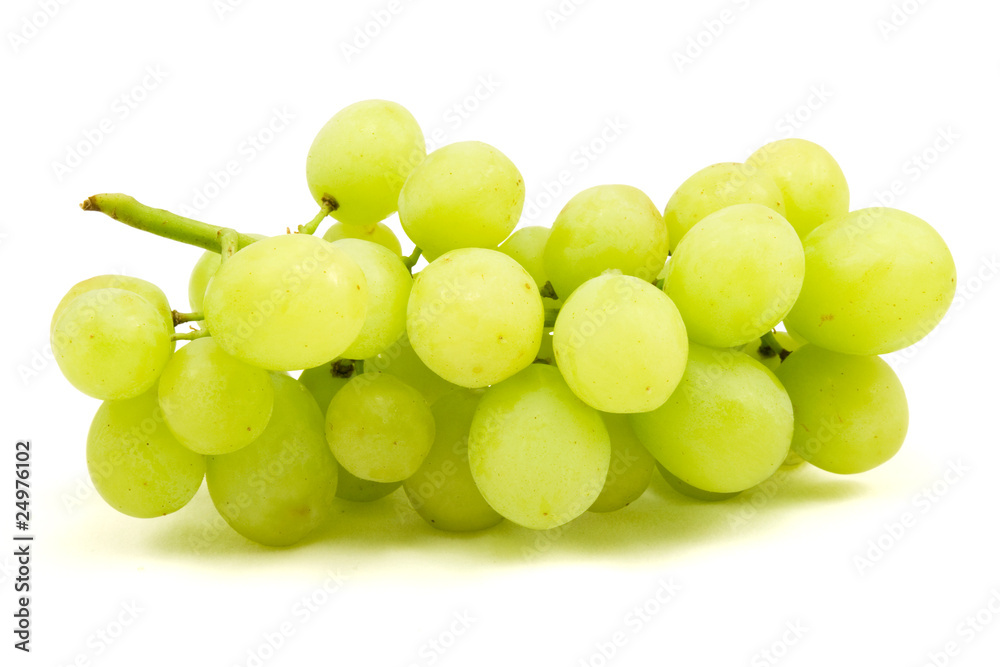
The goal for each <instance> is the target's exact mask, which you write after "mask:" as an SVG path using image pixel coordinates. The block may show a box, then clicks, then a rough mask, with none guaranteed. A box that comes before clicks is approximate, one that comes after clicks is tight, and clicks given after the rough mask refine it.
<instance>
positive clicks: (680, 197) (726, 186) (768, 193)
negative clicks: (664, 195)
mask: <svg viewBox="0 0 1000 667" xmlns="http://www.w3.org/2000/svg"><path fill="white" fill-rule="evenodd" d="M735 204H760V205H762V206H767V207H768V208H770V209H772V210H774V211H777V212H778V213H780V214H782V215H784V214H785V202H784V198H783V197H782V194H781V189H780V188H778V185H777V184H776V183H775V182H774V180H773V179H772V178H771V177H770V176H769V175H768V174H767V173H765V172H764V171H763V170H761V169H757V168H754V167H751V166H748V165H746V164H743V163H740V162H722V163H720V164H713V165H711V166H709V167H705V168H704V169H702V170H701V171H699V172H697V173H696V174H695V175H694V176H691V177H690V178H689V179H687V180H686V181H684V182H683V183H682V184H681V186H680V187H679V188H677V191H676V192H674V194H673V196H671V197H670V201H668V202H667V207H666V208H665V209H664V210H663V218H664V219H665V220H666V221H667V228H668V229H669V230H670V251H671V252H673V251H674V249H675V248H677V244H679V243H680V242H681V239H682V238H684V236H685V235H687V233H688V231H689V230H690V229H691V228H692V227H694V226H695V225H696V224H698V223H699V222H701V221H702V220H703V219H704V218H705V217H706V216H708V215H710V214H712V213H715V212H716V211H718V210H720V209H723V208H726V207H727V206H733V205H735Z"/></svg>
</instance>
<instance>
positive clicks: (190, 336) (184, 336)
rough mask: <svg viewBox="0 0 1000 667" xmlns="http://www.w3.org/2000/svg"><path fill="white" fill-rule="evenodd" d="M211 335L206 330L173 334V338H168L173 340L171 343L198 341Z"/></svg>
mask: <svg viewBox="0 0 1000 667" xmlns="http://www.w3.org/2000/svg"><path fill="white" fill-rule="evenodd" d="M211 335H212V332H210V331H209V330H208V329H195V330H194V331H192V332H190V333H175V334H174V335H173V336H171V337H170V340H173V341H177V340H198V339H199V338H205V337H207V336H211Z"/></svg>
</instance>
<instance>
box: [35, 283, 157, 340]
mask: <svg viewBox="0 0 1000 667" xmlns="http://www.w3.org/2000/svg"><path fill="white" fill-rule="evenodd" d="M107 287H113V288H115V289H123V290H125V291H126V292H134V293H136V294H138V295H139V296H141V297H142V298H144V299H145V300H146V301H148V302H149V303H150V305H152V306H153V307H154V308H156V310H157V312H159V313H160V315H161V316H162V317H163V321H164V322H167V323H168V324H169V325H170V328H171V329H173V325H174V313H173V311H172V310H171V309H170V304H169V303H168V302H167V295H166V294H164V293H163V290H161V289H160V288H159V287H157V286H156V285H154V284H153V283H151V282H148V281H146V280H143V279H142V278H133V277H131V276H116V275H105V276H94V277H93V278H87V279H86V280H83V281H80V282H78V283H77V284H75V285H73V286H72V287H71V288H70V289H69V291H68V292H66V296H64V297H63V298H62V300H61V301H60V302H59V305H57V306H56V310H55V312H54V313H52V321H51V323H50V324H49V334H50V335H51V334H52V333H53V332H54V331H55V329H56V322H58V321H59V316H60V315H62V314H63V311H65V310H66V307H67V306H69V304H71V303H73V301H74V300H75V299H76V297H78V296H80V295H81V294H86V293H87V292H91V291H93V290H95V289H104V288H107Z"/></svg>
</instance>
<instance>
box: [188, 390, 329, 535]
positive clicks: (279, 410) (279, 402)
mask: <svg viewBox="0 0 1000 667" xmlns="http://www.w3.org/2000/svg"><path fill="white" fill-rule="evenodd" d="M271 382H272V385H273V388H274V410H273V411H272V413H271V420H270V421H269V422H268V424H267V428H265V429H264V432H263V433H261V434H260V437H258V438H257V439H256V440H254V441H253V442H252V443H250V444H249V445H247V446H246V447H244V448H243V449H240V450H239V451H236V452H233V453H232V454H223V455H222V456H212V457H209V459H208V475H207V479H208V491H209V493H210V494H211V495H212V502H213V503H214V504H215V507H216V509H217V510H219V514H221V515H222V518H223V519H225V520H226V523H228V524H229V525H230V526H232V528H233V530H235V531H236V532H237V533H239V534H240V535H242V536H243V537H246V538H247V539H250V540H253V541H254V542H258V543H260V544H266V545H268V546H288V545H290V544H295V543H296V542H298V541H300V540H301V539H302V538H304V537H305V536H306V535H308V534H309V533H311V532H312V531H313V530H314V529H316V528H317V527H318V526H320V525H322V524H323V523H325V522H326V521H327V520H328V519H329V518H330V516H331V515H332V506H333V500H334V497H335V493H336V490H337V462H336V461H335V460H334V458H333V456H332V455H331V454H330V449H329V447H327V446H326V439H325V438H324V437H323V415H322V413H320V411H319V408H318V407H317V406H316V401H314V400H313V398H312V396H311V395H310V394H309V392H308V391H307V390H306V388H305V387H303V386H302V385H301V384H300V383H299V382H298V381H296V380H294V379H293V378H290V377H288V376H287V375H284V374H283V373H272V374H271Z"/></svg>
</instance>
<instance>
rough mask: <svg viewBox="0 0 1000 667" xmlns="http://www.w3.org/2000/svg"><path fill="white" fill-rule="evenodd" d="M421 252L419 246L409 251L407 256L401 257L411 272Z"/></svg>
mask: <svg viewBox="0 0 1000 667" xmlns="http://www.w3.org/2000/svg"><path fill="white" fill-rule="evenodd" d="M423 252H424V251H423V250H421V249H420V248H414V249H413V252H411V253H410V255H409V257H404V258H403V264H405V265H406V268H408V269H409V270H410V273H413V267H414V266H416V265H417V260H419V259H420V255H421V254H422V253H423Z"/></svg>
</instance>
